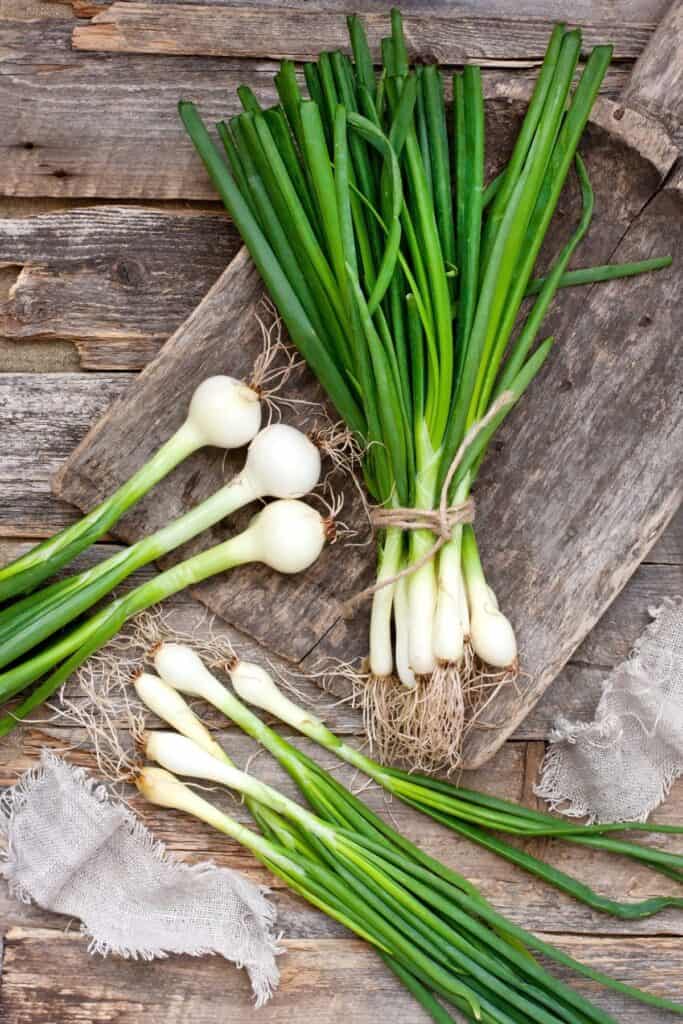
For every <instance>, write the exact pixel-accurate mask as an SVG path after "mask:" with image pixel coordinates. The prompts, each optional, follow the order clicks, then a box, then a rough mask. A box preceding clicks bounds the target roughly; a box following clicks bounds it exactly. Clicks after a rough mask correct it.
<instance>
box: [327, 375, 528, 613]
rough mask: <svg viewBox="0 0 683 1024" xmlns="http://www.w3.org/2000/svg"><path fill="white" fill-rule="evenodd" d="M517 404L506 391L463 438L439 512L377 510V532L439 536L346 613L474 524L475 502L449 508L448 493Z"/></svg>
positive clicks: (350, 605)
mask: <svg viewBox="0 0 683 1024" xmlns="http://www.w3.org/2000/svg"><path fill="white" fill-rule="evenodd" d="M514 400H515V396H514V393H513V392H512V391H503V392H502V393H501V394H500V395H499V396H498V398H497V399H496V400H495V402H494V403H493V405H492V406H491V408H490V409H489V411H488V412H487V413H486V415H485V416H482V418H481V419H480V420H477V422H476V423H473V424H472V426H471V427H470V429H469V430H468V431H467V433H466V434H465V436H464V437H463V439H462V441H461V443H460V445H459V447H458V450H457V451H456V453H455V455H454V456H453V460H452V462H451V464H450V466H449V467H448V472H447V473H446V476H445V478H444V482H443V485H442V487H441V493H440V496H439V504H438V505H437V507H436V508H384V507H377V508H373V509H372V510H371V512H370V523H371V524H372V526H373V527H374V528H375V529H384V530H386V529H388V528H389V527H392V526H393V527H395V528H397V529H401V530H429V531H430V532H431V533H433V534H434V535H435V537H436V539H435V541H434V543H433V544H432V546H431V547H430V548H429V549H428V550H427V551H425V553H424V554H423V555H422V556H421V557H420V558H417V559H416V560H415V561H414V562H411V563H410V565H407V566H405V567H404V568H403V569H401V570H400V571H399V572H397V573H394V575H393V576H387V577H385V578H384V579H381V580H377V582H376V583H373V585H372V586H370V587H366V588H365V590H361V591H360V592H359V593H358V594H356V595H355V596H354V597H351V598H350V599H349V600H348V601H347V602H346V605H345V613H346V614H347V615H350V614H352V613H353V612H354V611H355V609H356V608H357V606H358V605H359V604H361V603H362V602H363V601H365V600H366V599H367V598H368V597H372V595H373V594H376V593H377V591H378V590H383V589H384V587H390V586H392V585H393V584H395V583H397V582H398V580H400V579H402V578H403V577H404V576H411V575H412V574H413V573H414V572H417V571H418V569H421V568H422V566H423V565H427V563H428V562H431V560H432V559H433V558H434V557H435V556H436V555H437V554H438V553H439V551H440V550H441V548H442V547H443V546H444V544H447V543H448V541H449V540H450V539H451V537H452V535H453V530H454V528H455V527H456V526H459V525H461V524H463V523H473V522H474V511H475V509H474V500H473V499H472V498H467V499H466V501H463V502H460V503H459V504H457V505H449V504H448V492H449V491H450V488H451V484H452V483H453V478H454V476H455V474H456V473H457V471H458V468H459V466H460V464H461V463H462V460H463V458H464V457H465V453H466V452H467V449H468V448H469V447H470V445H471V444H472V443H473V442H474V441H475V440H476V438H477V437H478V436H479V434H480V433H481V432H482V430H485V429H486V427H488V426H489V424H490V423H491V422H492V420H494V419H495V418H496V416H498V414H499V413H500V412H502V410H503V409H504V408H505V407H506V406H508V405H511V404H512V402H514Z"/></svg>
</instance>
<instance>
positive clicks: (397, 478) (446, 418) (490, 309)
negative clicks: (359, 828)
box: [180, 10, 667, 767]
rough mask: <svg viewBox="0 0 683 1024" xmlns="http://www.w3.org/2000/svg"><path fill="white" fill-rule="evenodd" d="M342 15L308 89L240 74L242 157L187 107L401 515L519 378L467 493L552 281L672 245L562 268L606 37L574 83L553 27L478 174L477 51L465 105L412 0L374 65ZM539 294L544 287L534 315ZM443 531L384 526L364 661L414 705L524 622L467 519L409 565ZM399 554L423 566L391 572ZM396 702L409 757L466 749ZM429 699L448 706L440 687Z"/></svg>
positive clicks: (498, 665)
mask: <svg viewBox="0 0 683 1024" xmlns="http://www.w3.org/2000/svg"><path fill="white" fill-rule="evenodd" d="M348 26H349V34H350V39H351V48H352V51H353V57H354V60H353V62H352V61H351V60H349V58H347V57H346V56H344V55H343V54H341V53H339V52H335V53H324V54H321V56H320V57H319V59H318V61H317V62H310V63H308V64H306V65H305V68H304V76H305V79H306V84H307V87H308V96H309V98H304V96H303V94H302V92H301V91H300V89H299V86H298V84H297V82H296V77H295V73H294V68H293V65H292V64H291V63H290V62H287V61H285V62H284V63H283V64H282V66H281V69H280V71H279V73H278V75H277V76H276V87H277V90H278V96H279V99H280V103H281V107H278V108H274V109H273V110H272V111H260V110H259V108H258V104H257V103H256V102H255V100H254V98H253V96H252V94H251V93H250V92H249V91H244V90H243V91H242V92H241V94H240V95H241V96H242V99H243V102H244V105H245V108H246V110H247V113H245V114H244V115H241V117H240V118H239V119H238V124H242V123H244V130H237V128H235V130H233V131H232V132H231V134H230V136H229V138H228V137H227V136H226V133H225V131H224V130H221V137H222V138H223V141H224V142H225V145H226V153H227V156H228V161H229V164H230V167H228V166H226V164H225V163H224V162H223V160H222V159H221V158H220V157H219V155H218V153H217V151H216V149H215V147H214V145H213V142H212V140H211V138H210V137H209V135H208V133H207V131H206V129H205V128H204V126H203V124H202V122H201V119H200V117H199V114H198V113H197V111H196V110H195V108H194V107H193V106H192V105H191V104H188V103H182V104H181V107H180V111H181V117H182V119H183V122H184V124H185V127H186V128H187V131H188V133H189V135H190V138H191V139H192V141H193V142H194V144H195V146H196V147H197V150H198V152H199V154H200V156H201V157H202V159H203V161H204V163H205V165H206V167H207V170H208V172H209V175H210V177H211V179H212V181H213V183H214V185H215V187H216V189H217V191H218V193H219V195H220V196H221V198H222V199H223V201H224V203H225V205H226V206H227V208H228V210H229V212H230V213H231V215H232V217H233V219H234V221H235V223H236V225H237V227H238V229H239V231H240V232H241V234H242V237H243V239H244V241H245V243H246V245H247V247H248V248H249V250H250V252H251V254H252V257H253V258H254V260H255V262H256V264H257V266H258V267H259V269H260V271H261V273H262V276H263V278H264V281H265V284H266V286H267V288H268V290H269V291H270V294H271V296H272V298H273V300H274V302H275V304H276V305H277V307H278V309H279V311H280V313H281V315H282V317H283V319H284V321H285V324H286V325H287V328H288V330H289V333H290V336H291V339H292V341H293V343H294V344H295V345H296V346H297V347H298V349H299V351H300V352H301V353H302V355H303V357H304V358H305V359H306V361H307V362H308V363H309V365H310V366H311V368H312V370H313V372H314V373H315V374H316V375H317V377H318V379H319V380H320V382H321V384H322V386H323V388H324V389H325V390H326V392H327V394H328V396H329V398H330V400H331V402H332V404H333V405H334V406H335V407H336V409H337V411H338V412H339V414H340V416H341V417H342V418H343V419H344V421H345V423H346V425H347V426H348V428H349V429H350V430H351V432H352V433H353V434H355V435H356V436H357V437H358V439H359V441H360V443H361V446H362V447H363V450H364V451H365V453H366V454H365V456H364V464H363V475H364V480H365V483H366V485H367V488H368V490H369V492H370V495H371V497H372V499H373V500H374V501H375V502H377V503H378V504H379V505H382V506H385V507H386V508H389V509H392V508H393V509H396V508H398V509H401V510H405V511H403V512H402V514H401V516H400V517H399V518H401V519H403V520H404V521H405V520H406V519H410V516H411V510H420V509H424V510H434V509H436V508H437V506H438V505H439V503H440V499H441V490H442V488H443V485H444V481H445V479H446V477H447V474H448V471H449V468H450V466H451V463H452V461H453V458H454V456H455V453H456V451H458V449H459V448H460V446H461V445H462V443H463V440H464V438H465V437H466V435H468V431H469V430H470V428H471V427H472V426H473V425H475V424H477V423H478V422H479V421H480V420H481V419H482V418H483V417H484V416H485V415H486V414H487V413H488V411H489V410H490V409H491V407H492V404H493V402H494V401H496V400H497V398H498V397H499V396H500V395H501V394H502V393H504V392H506V391H510V392H511V398H512V401H511V402H509V403H508V404H507V405H505V407H504V408H502V409H501V410H500V411H499V413H498V414H497V415H496V416H495V418H494V419H493V422H492V423H491V424H489V426H488V427H487V429H486V430H483V431H482V432H481V433H480V434H479V435H477V437H476V439H475V440H474V441H472V443H471V445H470V450H468V451H467V452H466V453H465V455H464V458H463V461H462V463H461V465H460V467H459V468H458V471H457V473H455V476H454V478H453V480H452V483H451V487H450V493H449V494H448V495H447V500H448V502H449V503H455V504H460V503H462V502H463V501H465V499H467V497H468V495H469V493H470V491H471V489H472V487H473V486H474V484H475V482H476V478H477V474H478V469H479V466H480V464H481V461H482V459H483V457H484V456H485V453H486V450H487V448H488V445H489V443H490V441H491V439H492V437H493V435H494V433H495V431H496V429H497V428H498V426H499V425H500V423H501V422H502V420H503V419H504V417H505V415H507V413H508V412H509V411H510V409H511V408H512V406H513V405H514V402H516V401H517V400H518V399H519V398H521V396H522V395H523V393H524V391H525V390H526V388H527V387H528V386H530V384H531V382H532V381H533V379H534V377H535V376H536V374H537V373H538V372H539V370H540V368H541V366H542V365H543V363H544V362H545V360H546V358H547V357H548V354H549V352H550V348H551V344H552V339H546V340H545V341H544V342H542V343H540V344H539V343H538V340H537V339H538V336H539V331H540V330H541V328H542V323H543V320H544V317H545V314H546V312H547V310H548V308H549V307H550V304H551V302H552V299H553V297H554V295H555V293H556V291H557V289H558V288H560V287H566V286H569V285H573V284H577V283H592V282H594V281H598V280H603V279H610V278H611V277H616V276H627V275H629V274H633V273H641V272H644V271H646V270H652V269H656V268H657V267H661V266H664V265H666V262H667V261H665V260H658V261H655V262H652V261H643V262H641V263H634V264H630V265H626V266H622V267H620V268H618V269H617V268H616V267H615V268H612V269H610V270H606V269H605V268H602V267H598V268H588V269H587V270H586V271H582V272H574V271H569V270H568V269H567V267H568V264H569V261H570V259H571V258H572V256H573V254H574V251H575V249H576V247H577V246H578V244H579V242H580V240H581V239H582V238H583V237H584V235H585V232H586V230H587V229H588V226H589V224H590V220H591V216H592V208H593V196H592V191H591V189H590V183H589V181H588V178H587V175H586V172H585V168H584V167H583V165H582V163H581V161H580V157H579V156H578V152H577V147H578V145H579V142H580V139H581V135H582V133H583V129H584V127H585V124H586V121H587V119H588V117H589V115H590V111H591V108H592V105H593V102H594V100H595V97H596V95H597V92H598V89H599V87H600V84H601V82H602V79H603V77H604V74H605V71H606V69H607V66H608V64H609V59H610V54H611V51H610V48H609V47H604V46H601V47H596V48H595V49H594V50H593V51H592V53H591V54H590V56H589V57H588V60H587V62H586V65H585V67H584V69H583V71H582V73H581V76H580V78H579V81H578V84H577V85H576V87H575V88H574V85H573V80H574V74H575V71H576V68H577V64H578V59H579V55H580V52H581V36H580V33H579V32H578V31H577V30H572V31H566V30H565V28H564V26H562V25H558V26H556V28H555V29H554V30H553V32H552V34H551V37H550V40H549V44H548V49H547V52H546V55H545V59H544V62H543V65H542V68H541V70H540V73H539V76H538V80H537V83H536V86H535V89H534V93H533V96H532V99H531V102H530V105H529V108H528V111H527V113H526V116H525V118H524V121H523V124H522V126H521V129H520V131H519V134H518V137H517V140H516V142H515V145H514V147H513V150H512V154H511V156H510V158H509V160H508V162H507V164H506V166H505V168H504V169H503V171H502V172H501V173H500V174H499V175H498V177H497V178H496V179H495V181H494V182H492V183H490V184H489V185H488V187H485V182H484V150H485V126H484V102H483V93H482V85H481V73H480V70H479V69H478V68H477V67H466V68H465V69H464V71H463V72H462V74H458V75H456V76H455V80H454V105H453V113H452V114H451V113H449V112H448V111H447V110H446V105H445V103H444V96H443V83H442V79H441V74H440V71H439V69H438V68H437V67H436V66H430V67H418V68H411V66H410V62H409V59H408V54H407V48H406V44H405V40H404V37H403V31H402V26H401V17H400V14H399V13H398V11H396V10H394V11H392V16H391V35H390V36H388V37H387V38H385V39H383V40H382V43H381V54H382V68H381V70H380V72H379V75H376V73H375V69H374V68H373V65H372V59H371V56H370V50H369V47H368V43H367V39H366V37H365V33H364V31H363V27H362V24H361V22H360V20H359V19H358V18H357V17H355V16H353V17H350V18H349V19H348ZM283 111H284V113H283ZM449 120H452V123H453V125H454V131H453V133H452V142H451V141H450V140H449V131H448V123H449ZM252 123H253V126H254V129H255V132H251V129H250V128H249V126H250V125H252ZM287 132H288V133H289V137H287ZM254 135H255V136H256V138H255V137H254ZM573 164H575V165H576V168H577V174H578V176H579V182H580V187H581V192H582V198H583V211H582V216H581V219H580V222H579V224H578V225H577V227H576V229H575V231H574V233H573V235H572V237H571V239H570V240H569V241H568V242H567V244H566V245H565V246H564V247H563V248H562V250H561V252H560V253H559V254H558V256H557V257H556V259H555V261H554V263H553V266H552V270H551V272H550V273H549V274H548V275H547V277H543V278H538V279H533V271H534V266H535V264H536V261H537V257H538V253H539V251H540V248H541V245H542V244H543V241H544V239H545V237H546V234H547V230H548V226H549V224H550V221H551V219H552V216H553V213H554V211H555V209H556V207H557V203H558V199H559V196H560V194H561V192H562V189H563V187H564V184H565V181H566V179H567V175H568V173H569V171H570V169H571V167H572V165H573ZM252 167H253V170H252ZM527 294H532V295H537V296H538V298H537V300H536V302H535V303H534V304H533V306H532V308H531V310H530V311H528V312H527V313H525V314H524V316H523V317H522V318H521V322H520V313H521V310H522V302H523V300H524V297H525V295H527ZM468 436H469V435H468ZM413 518H414V516H413ZM434 542H435V536H434V534H433V533H432V532H431V531H430V530H429V529H427V528H421V529H411V530H405V531H404V530H403V529H400V528H393V527H389V528H387V529H385V530H383V531H381V532H380V535H379V537H378V566H377V577H378V583H379V584H381V585H382V586H381V588H379V589H377V590H376V591H375V594H374V598H373V608H372V613H371V625H370V638H369V667H370V672H371V674H372V675H373V676H374V677H376V678H377V679H387V680H389V678H390V677H391V675H392V673H397V674H398V676H399V679H400V681H401V682H402V683H403V684H404V685H405V686H406V687H410V688H412V690H413V691H414V693H415V698H414V699H415V704H416V706H417V705H418V704H420V702H422V703H423V704H424V702H425V701H429V699H430V694H432V695H433V694H435V693H436V692H437V691H438V690H439V687H438V686H437V678H438V679H444V678H446V682H445V684H444V685H442V686H441V688H440V689H441V692H442V693H443V694H445V695H446V696H444V698H443V699H444V701H445V702H446V704H448V701H450V702H451V705H453V704H454V703H455V705H457V704H458V702H459V703H460V704H462V703H463V701H464V699H465V696H466V695H465V693H464V689H463V688H466V687H467V685H470V683H471V685H474V682H476V680H475V681H471V680H468V673H469V672H470V671H471V669H470V668H469V667H468V666H472V665H474V670H475V671H480V670H479V669H478V668H477V662H476V661H475V660H473V658H472V654H474V655H476V656H477V657H478V658H479V659H480V660H481V661H483V662H484V663H485V665H486V666H488V668H484V669H483V671H485V672H490V670H491V669H493V670H500V671H503V672H507V671H510V672H514V671H516V667H517V646H516V641H515V637H514V632H513V630H512V627H511V625H510V623H509V622H508V620H507V618H506V617H505V615H504V613H503V611H502V610H501V609H499V608H498V605H497V601H496V599H495V595H494V594H493V592H492V590H491V588H490V586H489V585H488V582H487V580H486V577H485V573H484V570H483V567H482V561H481V558H480V556H479V552H478V548H477V543H476V537H475V535H474V533H473V532H472V530H470V529H468V530H466V531H463V529H462V527H460V526H456V527H455V529H454V531H453V535H452V537H451V539H450V540H449V542H448V543H447V544H446V545H445V546H443V547H442V548H441V551H440V552H439V555H438V557H437V558H434V557H432V558H430V559H429V560H428V561H427V562H426V563H425V564H422V565H421V566H420V567H419V568H414V566H415V563H417V562H418V561H421V562H422V561H423V560H424V559H425V558H427V556H428V555H429V552H430V551H431V549H432V548H433V545H434ZM403 570H406V571H407V572H408V571H409V575H407V576H405V577H404V578H403V579H402V580H401V581H400V583H397V581H396V579H395V577H396V576H397V575H398V574H399V573H401V572H402V571H403ZM423 688H424V689H425V695H424V696H423V694H422V689H423ZM368 692H371V691H368ZM392 693H393V694H395V697H392V696H391V695H392ZM385 698H386V700H389V701H391V700H393V699H395V700H397V701H398V702H401V701H403V699H404V694H402V693H400V692H399V691H397V690H396V689H395V688H394V689H393V690H392V688H391V684H390V683H389V682H387V690H386V693H385ZM433 699H436V698H435V697H433ZM376 710H377V709H376ZM451 710H452V709H451V707H449V706H446V707H445V713H446V717H448V716H449V715H451ZM377 713H378V714H379V711H378V710H377ZM404 717H405V716H404ZM451 717H453V716H451ZM456 717H457V716H456ZM389 719H390V720H389V721H384V722H382V721H377V722H376V726H377V729H379V730H380V731H381V729H382V728H385V729H386V730H388V732H389V733H391V732H392V729H393V739H394V741H396V742H395V745H397V746H399V747H401V744H402V752H403V753H404V754H405V755H406V756H407V757H408V758H412V760H413V762H414V763H416V762H417V763H427V762H429V761H430V758H431V764H432V766H435V765H445V766H446V767H453V766H454V765H455V764H457V760H458V757H459V739H460V737H455V739H456V740H457V741H458V742H454V737H453V736H451V735H448V730H445V731H444V730H438V729H435V730H434V731H433V732H431V733H424V732H421V730H422V729H423V726H422V725H421V721H422V719H419V716H418V717H417V718H416V719H415V722H414V724H413V725H414V731H413V732H412V733H411V728H413V726H411V725H410V723H408V725H405V722H404V725H403V727H402V730H403V731H402V732H401V735H399V732H397V731H396V728H395V727H394V725H392V722H393V719H391V715H389ZM432 719H433V720H434V721H438V720H439V719H440V715H439V710H438V707H437V708H436V709H435V713H434V715H433V716H432ZM389 746H390V747H391V743H390V744H389Z"/></svg>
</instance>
